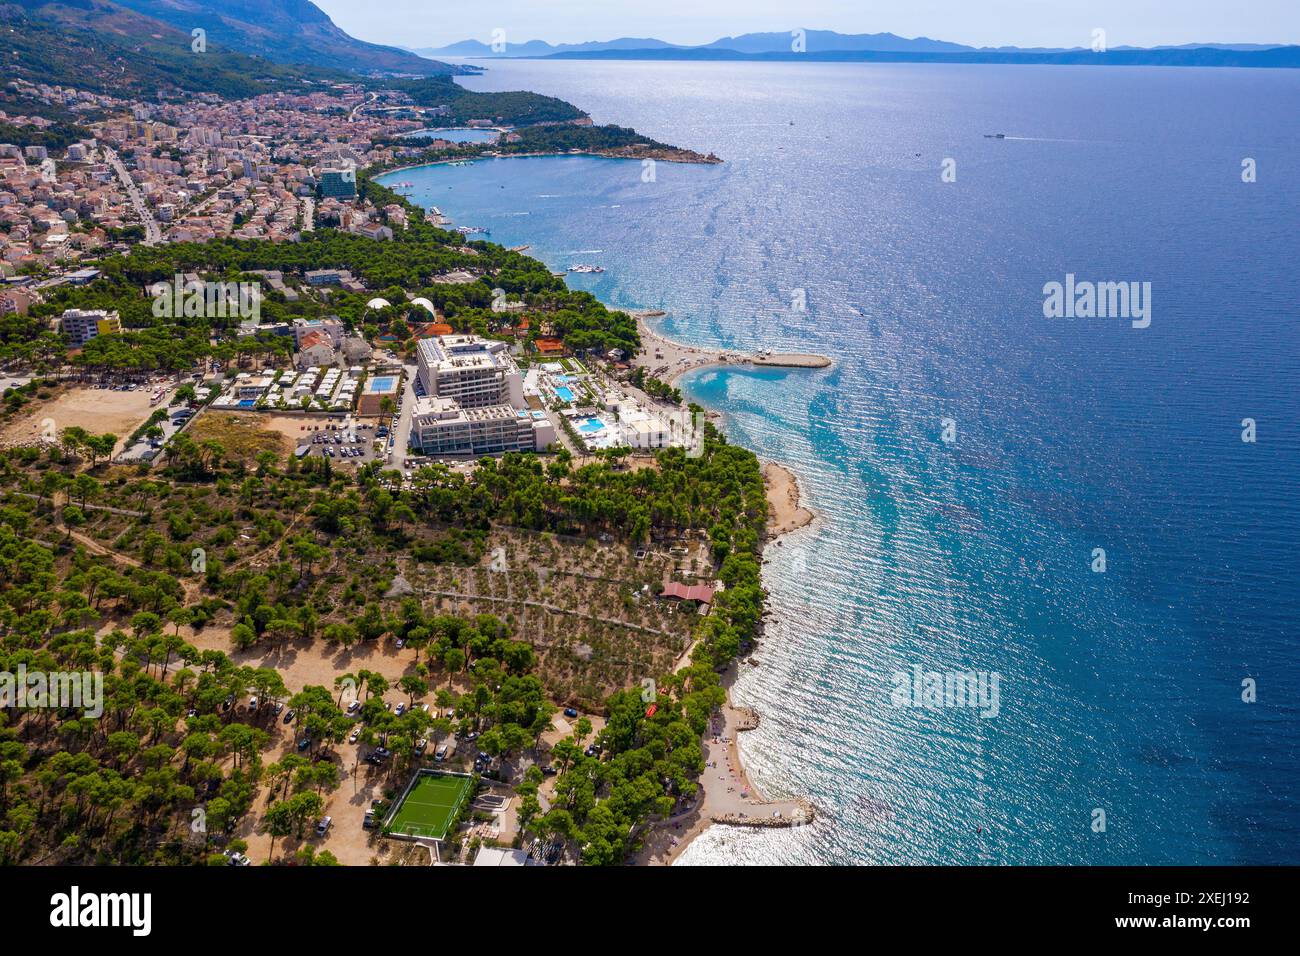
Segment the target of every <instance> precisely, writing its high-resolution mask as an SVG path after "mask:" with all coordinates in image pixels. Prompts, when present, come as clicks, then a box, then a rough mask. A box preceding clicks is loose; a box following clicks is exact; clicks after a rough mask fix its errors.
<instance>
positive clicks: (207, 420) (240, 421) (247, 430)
mask: <svg viewBox="0 0 1300 956" xmlns="http://www.w3.org/2000/svg"><path fill="white" fill-rule="evenodd" d="M268 425H270V422H269V421H268V420H267V419H265V418H264V417H263V416H261V415H238V414H232V413H230V412H213V411H208V412H205V413H204V414H202V415H199V416H198V417H197V418H195V419H194V423H193V424H192V425H190V428H189V436H190V438H192V439H194V440H195V441H196V442H205V441H215V442H216V443H217V444H219V445H220V446H221V447H222V448H223V449H224V450H225V457H226V458H227V459H230V460H236V459H237V460H240V461H245V462H251V461H253V460H255V459H256V458H257V456H258V455H260V454H261V453H262V452H264V451H269V452H271V453H272V454H273V455H276V456H277V457H280V456H283V455H285V454H287V453H288V452H289V451H291V450H292V448H293V444H292V442H291V441H290V440H289V438H288V436H287V435H285V434H284V433H282V432H280V431H278V430H277V429H275V428H270V427H268Z"/></svg>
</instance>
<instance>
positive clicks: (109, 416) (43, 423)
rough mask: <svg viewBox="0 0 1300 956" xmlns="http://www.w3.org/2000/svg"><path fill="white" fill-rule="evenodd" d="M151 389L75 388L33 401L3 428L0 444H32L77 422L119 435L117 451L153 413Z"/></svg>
mask: <svg viewBox="0 0 1300 956" xmlns="http://www.w3.org/2000/svg"><path fill="white" fill-rule="evenodd" d="M150 394H151V391H150V390H148V389H143V388H141V389H136V390H135V391H133V392H115V391H113V390H111V389H107V388H72V389H68V390H67V391H65V392H62V393H61V394H59V395H57V396H56V397H54V398H52V399H50V400H49V401H48V402H39V403H33V404H32V405H31V406H30V407H28V408H26V409H24V410H23V413H22V414H20V415H19V416H18V417H17V418H15V419H14V420H13V421H12V422H10V423H9V424H7V425H5V426H4V429H3V431H0V444H4V445H30V444H33V443H35V442H38V441H40V440H41V439H42V437H43V436H45V435H47V434H49V433H50V430H51V423H52V431H53V434H54V435H56V436H57V435H58V433H59V432H61V431H62V430H63V429H65V428H71V427H73V426H74V425H76V426H80V427H81V428H84V429H85V430H86V431H88V432H90V433H92V434H95V435H103V434H106V433H107V434H113V435H116V436H117V437H118V443H117V447H116V448H115V449H114V453H116V452H117V451H120V450H121V449H122V447H123V445H124V444H125V440H126V439H127V437H129V436H130V435H131V433H132V432H134V431H135V430H136V429H137V428H139V427H140V426H141V425H143V424H144V422H145V420H146V419H147V418H148V417H149V415H150V414H151V413H152V411H153V409H152V408H151V407H150V406H149V396H150Z"/></svg>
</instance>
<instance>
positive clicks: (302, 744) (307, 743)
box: [298, 737, 311, 753]
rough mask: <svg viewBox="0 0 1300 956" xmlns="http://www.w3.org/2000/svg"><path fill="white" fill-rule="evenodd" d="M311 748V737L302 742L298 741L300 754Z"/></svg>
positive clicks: (303, 739)
mask: <svg viewBox="0 0 1300 956" xmlns="http://www.w3.org/2000/svg"><path fill="white" fill-rule="evenodd" d="M310 746H311V738H310V737H304V738H302V740H300V741H298V752H299V753H302V752H303V751H304V750H306V749H307V748H308V747H310Z"/></svg>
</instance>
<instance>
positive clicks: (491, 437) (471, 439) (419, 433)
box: [411, 398, 555, 455]
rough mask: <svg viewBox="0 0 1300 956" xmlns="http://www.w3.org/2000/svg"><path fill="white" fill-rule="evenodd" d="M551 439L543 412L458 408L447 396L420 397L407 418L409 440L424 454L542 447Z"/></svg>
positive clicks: (497, 407) (552, 428) (552, 434)
mask: <svg viewBox="0 0 1300 956" xmlns="http://www.w3.org/2000/svg"><path fill="white" fill-rule="evenodd" d="M554 441H555V426H554V425H552V424H551V422H550V421H549V420H548V419H547V418H546V415H545V414H544V413H543V412H530V411H528V410H527V409H524V408H512V407H511V406H509V405H487V406H482V407H479V408H462V407H461V406H460V405H459V404H458V403H457V402H456V401H454V400H453V399H449V398H420V399H417V400H416V404H415V410H414V415H413V417H412V419H411V444H412V445H413V446H414V447H416V448H418V449H420V450H421V451H422V452H423V453H424V454H426V455H499V454H503V453H505V452H511V451H544V450H545V449H546V448H547V447H548V446H550V445H551V443H552V442H554Z"/></svg>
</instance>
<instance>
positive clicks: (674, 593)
mask: <svg viewBox="0 0 1300 956" xmlns="http://www.w3.org/2000/svg"><path fill="white" fill-rule="evenodd" d="M659 596H660V597H669V598H678V599H679V600H682V601H699V602H700V603H701V604H712V603H713V588H711V587H709V586H708V585H707V584H692V585H690V586H689V587H688V586H686V585H685V584H681V583H680V582H678V581H671V582H669V584H668V586H667V587H666V588H664V589H663V591H662V592H661V593H660V595H659Z"/></svg>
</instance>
